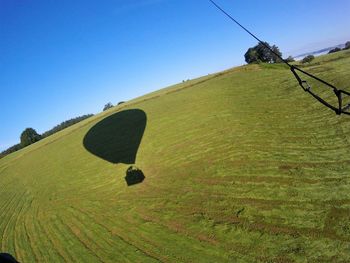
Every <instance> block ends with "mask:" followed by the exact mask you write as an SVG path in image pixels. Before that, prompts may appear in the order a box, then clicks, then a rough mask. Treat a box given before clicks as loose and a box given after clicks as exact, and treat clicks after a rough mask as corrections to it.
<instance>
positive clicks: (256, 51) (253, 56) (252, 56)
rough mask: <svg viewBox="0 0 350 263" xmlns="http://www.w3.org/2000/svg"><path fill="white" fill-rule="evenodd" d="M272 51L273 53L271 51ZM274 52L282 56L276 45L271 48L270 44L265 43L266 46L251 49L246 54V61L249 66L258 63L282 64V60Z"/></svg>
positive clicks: (261, 45)
mask: <svg viewBox="0 0 350 263" xmlns="http://www.w3.org/2000/svg"><path fill="white" fill-rule="evenodd" d="M270 49H272V50H273V52H272V51H271V50H270ZM274 52H275V53H276V54H277V55H279V56H282V53H281V51H280V50H279V48H278V47H277V46H276V45H273V46H270V44H269V43H267V42H264V44H262V43H259V44H257V45H256V46H255V47H251V48H249V49H248V50H247V52H246V53H245V54H244V58H245V61H246V62H247V63H248V64H251V63H256V62H265V63H278V62H281V59H280V58H279V57H278V56H277V55H276V54H274Z"/></svg>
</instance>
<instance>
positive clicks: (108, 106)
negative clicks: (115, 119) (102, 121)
mask: <svg viewBox="0 0 350 263" xmlns="http://www.w3.org/2000/svg"><path fill="white" fill-rule="evenodd" d="M112 107H113V104H112V103H110V102H108V103H107V104H106V105H105V106H104V107H103V111H106V110H108V109H110V108H112Z"/></svg>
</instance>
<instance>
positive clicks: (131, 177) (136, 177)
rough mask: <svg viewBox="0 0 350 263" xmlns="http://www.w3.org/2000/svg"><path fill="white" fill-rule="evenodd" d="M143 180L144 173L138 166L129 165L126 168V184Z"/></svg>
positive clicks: (129, 184) (133, 183)
mask: <svg viewBox="0 0 350 263" xmlns="http://www.w3.org/2000/svg"><path fill="white" fill-rule="evenodd" d="M143 180H145V175H144V174H143V172H142V171H141V170H140V169H139V168H137V167H135V166H130V167H129V168H128V169H127V170H126V175H125V181H126V184H127V185H128V186H132V185H135V184H139V183H142V182H143Z"/></svg>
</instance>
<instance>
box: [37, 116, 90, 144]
mask: <svg viewBox="0 0 350 263" xmlns="http://www.w3.org/2000/svg"><path fill="white" fill-rule="evenodd" d="M91 116H93V114H86V115H82V116H79V117H75V118H72V119H69V120H66V121H64V122H61V123H60V124H58V125H56V126H55V127H53V128H52V129H50V130H48V131H46V132H44V133H43V134H42V135H41V138H42V139H43V138H46V137H48V136H50V135H52V134H54V133H56V132H59V131H61V130H63V129H65V128H67V127H69V126H72V125H74V124H76V123H78V122H81V121H83V120H85V119H87V118H90V117H91Z"/></svg>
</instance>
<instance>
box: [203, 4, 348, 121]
mask: <svg viewBox="0 0 350 263" xmlns="http://www.w3.org/2000/svg"><path fill="white" fill-rule="evenodd" d="M209 1H210V2H211V3H212V4H213V5H214V6H215V7H216V8H217V9H218V10H219V11H221V12H222V13H223V14H224V15H226V16H227V17H228V18H229V19H230V20H231V21H233V22H234V23H235V24H237V25H238V26H239V27H241V28H242V29H243V30H244V31H246V32H247V33H248V34H249V35H251V36H252V37H253V38H255V39H256V40H257V41H258V42H259V43H261V44H262V45H263V46H264V47H266V48H267V49H268V50H270V51H271V52H272V53H273V54H274V55H275V56H277V57H278V58H279V59H280V60H281V61H282V62H283V63H285V64H287V65H288V67H289V68H290V70H291V71H292V73H293V75H294V77H295V78H296V79H297V81H298V83H299V86H300V87H301V88H302V89H303V90H304V91H305V92H308V93H310V94H311V95H312V96H313V97H314V98H315V99H317V100H318V101H319V102H321V103H322V104H323V105H324V106H326V107H328V108H330V109H332V110H333V111H335V113H336V114H337V115H340V114H341V113H344V114H348V115H350V112H349V111H347V110H349V109H350V103H348V104H347V105H346V106H345V107H343V106H342V101H343V99H342V95H343V94H344V95H346V96H350V93H349V92H347V91H344V90H341V89H338V88H336V87H335V86H333V85H332V84H330V83H328V82H326V81H324V80H322V79H320V78H318V77H316V76H314V75H312V74H310V73H308V72H306V71H304V70H302V69H300V68H298V67H296V66H294V65H291V64H290V63H288V61H286V60H285V59H283V58H282V57H281V55H279V54H278V53H276V52H275V51H274V50H273V49H272V48H271V47H270V46H269V45H267V44H266V42H263V41H262V40H260V39H259V38H258V37H257V36H256V35H254V34H253V33H252V32H250V31H249V30H248V29H247V28H246V27H244V26H243V25H242V24H241V23H239V22H238V21H237V20H236V19H234V18H233V17H232V16H231V15H230V14H228V13H227V12H226V11H225V10H224V9H222V8H221V7H220V6H219V5H218V4H216V3H215V2H214V1H213V0H209ZM296 71H299V72H301V73H304V74H305V75H307V76H309V77H311V78H313V79H315V80H317V81H319V82H321V83H323V84H325V85H326V86H328V87H329V88H331V89H333V92H334V94H335V95H336V96H337V99H338V107H335V106H333V105H331V104H329V103H328V102H326V101H325V100H324V99H322V98H321V97H319V96H318V95H316V94H315V93H314V92H313V91H312V90H311V87H310V85H309V84H308V83H307V81H305V80H302V79H301V77H300V76H299V75H298V73H297V72H296Z"/></svg>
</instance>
